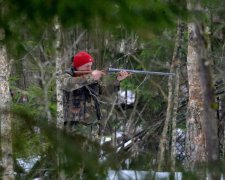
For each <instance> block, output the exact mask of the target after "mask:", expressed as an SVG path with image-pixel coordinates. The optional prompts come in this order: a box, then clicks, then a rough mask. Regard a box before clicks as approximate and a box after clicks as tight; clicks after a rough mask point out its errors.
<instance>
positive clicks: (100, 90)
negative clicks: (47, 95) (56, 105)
mask: <svg viewBox="0 0 225 180" xmlns="http://www.w3.org/2000/svg"><path fill="white" fill-rule="evenodd" d="M62 87H63V94H64V95H63V105H64V120H65V123H64V124H68V123H70V124H73V123H77V122H79V123H81V124H84V125H88V124H92V123H95V122H97V121H98V120H100V119H101V110H100V101H105V102H106V101H111V100H112V99H111V98H115V97H113V95H115V93H114V92H117V91H118V89H119V81H117V80H115V78H114V80H113V79H112V77H109V76H105V77H103V79H102V80H101V81H96V80H94V79H93V78H92V76H91V74H87V75H83V76H79V77H73V75H72V73H70V72H69V71H67V72H66V73H65V74H64V75H63V76H62Z"/></svg>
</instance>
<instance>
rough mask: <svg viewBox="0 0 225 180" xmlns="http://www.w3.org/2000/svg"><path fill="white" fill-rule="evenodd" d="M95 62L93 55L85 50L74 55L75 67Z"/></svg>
mask: <svg viewBox="0 0 225 180" xmlns="http://www.w3.org/2000/svg"><path fill="white" fill-rule="evenodd" d="M89 62H94V59H93V57H92V56H91V55H90V54H88V53H87V52H85V51H81V52H79V53H77V54H76V55H75V56H74V57H73V67H74V68H78V67H80V66H82V65H84V64H86V63H89Z"/></svg>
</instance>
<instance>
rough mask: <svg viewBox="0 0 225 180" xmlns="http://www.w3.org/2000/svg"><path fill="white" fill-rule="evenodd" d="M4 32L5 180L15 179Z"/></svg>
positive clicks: (0, 56)
mask: <svg viewBox="0 0 225 180" xmlns="http://www.w3.org/2000/svg"><path fill="white" fill-rule="evenodd" d="M3 39H4V30H3V29H0V121H1V150H2V166H3V179H7V180H8V179H14V169H13V157H12V130H11V117H10V90H9V75H10V68H9V61H8V58H7V52H6V47H5V45H4V44H3V43H2V40H3Z"/></svg>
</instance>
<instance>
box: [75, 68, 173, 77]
mask: <svg viewBox="0 0 225 180" xmlns="http://www.w3.org/2000/svg"><path fill="white" fill-rule="evenodd" d="M120 71H126V72H129V73H131V74H148V75H161V76H174V75H175V73H167V72H155V71H142V70H132V69H116V68H108V69H106V70H102V72H105V73H106V74H110V73H115V72H120ZM91 72H92V71H74V73H75V74H88V73H91Z"/></svg>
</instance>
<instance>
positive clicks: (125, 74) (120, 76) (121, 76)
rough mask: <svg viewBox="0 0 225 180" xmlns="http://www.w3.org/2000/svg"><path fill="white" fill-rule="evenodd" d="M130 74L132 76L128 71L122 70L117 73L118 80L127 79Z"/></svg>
mask: <svg viewBox="0 0 225 180" xmlns="http://www.w3.org/2000/svg"><path fill="white" fill-rule="evenodd" d="M128 76H131V74H130V73H128V72H126V71H120V72H119V73H118V74H117V80H118V81H122V80H124V79H126V78H127V77H128Z"/></svg>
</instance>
